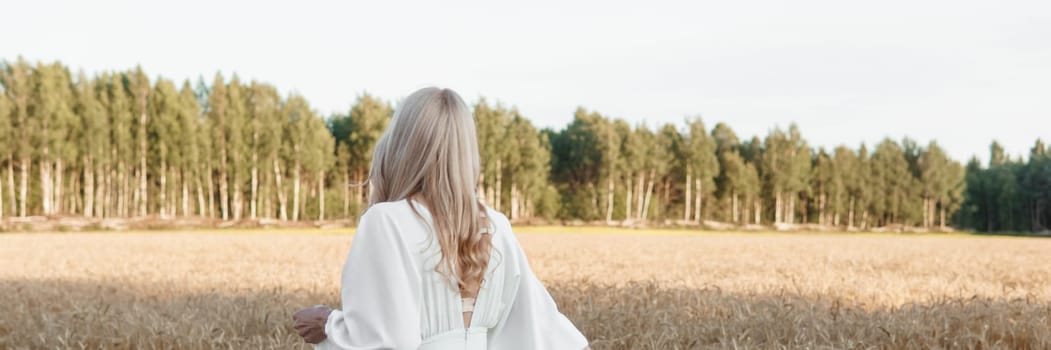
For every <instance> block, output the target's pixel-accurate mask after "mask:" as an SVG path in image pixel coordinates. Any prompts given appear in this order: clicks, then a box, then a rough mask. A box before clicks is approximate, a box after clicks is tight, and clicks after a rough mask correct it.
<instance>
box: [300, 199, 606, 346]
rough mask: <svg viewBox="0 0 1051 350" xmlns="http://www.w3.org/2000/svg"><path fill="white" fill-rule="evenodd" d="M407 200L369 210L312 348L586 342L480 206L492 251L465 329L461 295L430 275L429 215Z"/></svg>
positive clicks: (501, 224)
mask: <svg viewBox="0 0 1051 350" xmlns="http://www.w3.org/2000/svg"><path fill="white" fill-rule="evenodd" d="M413 207H415V208H416V209H417V211H418V212H419V213H420V215H422V216H423V218H424V220H421V219H420V218H419V217H418V216H416V214H415V213H414V212H413V210H412V208H411V207H410V206H409V202H408V200H400V201H396V202H387V203H378V204H376V205H373V206H372V207H371V208H369V209H368V210H367V211H366V213H365V214H364V215H362V217H361V220H360V222H359V224H358V229H357V233H356V234H355V236H354V240H353V244H351V248H350V253H349V254H348V255H347V262H346V265H345V266H344V267H343V277H342V287H341V290H342V301H343V307H342V309H341V310H334V311H332V313H331V314H329V317H328V320H327V322H326V324H325V334H326V335H327V338H326V339H325V341H323V342H321V343H320V344H317V346H316V349H354V350H357V349H421V350H465V349H466V350H483V349H501V350H502V349H509V350H513V349H538V350H542V349H571V350H581V349H584V348H585V347H586V346H587V339H585V338H584V335H583V334H581V333H580V331H579V330H577V328H576V327H575V326H574V325H573V323H572V322H570V321H569V319H568V318H566V317H565V315H563V314H562V313H560V312H559V311H558V308H557V307H556V305H555V301H554V300H553V299H552V298H551V295H550V294H549V293H548V292H547V289H545V288H544V286H543V285H542V284H541V283H540V280H538V279H537V277H536V275H534V274H533V271H532V269H530V268H529V263H528V261H527V260H526V256H525V252H524V251H523V250H522V247H521V245H520V244H519V243H518V239H517V238H515V236H514V234H513V233H512V232H511V224H510V223H509V222H508V220H507V217H506V216H504V215H503V214H501V213H499V212H497V211H495V210H493V209H491V208H488V207H486V211H487V214H488V216H489V219H490V222H491V223H492V225H491V227H490V233H491V234H492V243H493V244H492V246H493V252H492V254H491V255H490V259H489V265H488V267H487V270H486V274H485V277H484V279H483V280H482V284H481V286H480V288H479V290H478V295H477V296H476V298H475V299H476V301H475V304H474V313H473V314H472V315H471V322H470V327H469V328H465V327H464V322H463V308H464V306H463V305H462V300H461V298H460V293H459V291H458V290H457V289H454V288H451V287H450V284H449V283H447V282H446V281H445V280H444V279H443V277H442V276H441V275H440V274H439V273H437V272H435V271H434V266H435V264H437V262H438V259H440V257H441V250H440V248H439V246H438V241H437V238H436V237H433V233H432V232H433V231H432V230H431V228H430V213H429V212H428V211H427V208H426V207H425V206H424V205H422V204H421V203H420V202H416V201H413Z"/></svg>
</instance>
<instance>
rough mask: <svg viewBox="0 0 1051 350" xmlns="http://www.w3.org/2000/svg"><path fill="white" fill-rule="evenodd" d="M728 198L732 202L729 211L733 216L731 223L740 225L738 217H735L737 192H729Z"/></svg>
mask: <svg viewBox="0 0 1051 350" xmlns="http://www.w3.org/2000/svg"><path fill="white" fill-rule="evenodd" d="M730 198H732V199H733V200H732V201H733V203H732V205H731V207H732V210H731V211H732V212H733V215H732V217H733V219H732V220H731V222H733V223H735V224H738V223H740V220H738V216H737V190H734V191H731V194H730Z"/></svg>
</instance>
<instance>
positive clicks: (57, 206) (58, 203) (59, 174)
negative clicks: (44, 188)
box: [51, 159, 65, 214]
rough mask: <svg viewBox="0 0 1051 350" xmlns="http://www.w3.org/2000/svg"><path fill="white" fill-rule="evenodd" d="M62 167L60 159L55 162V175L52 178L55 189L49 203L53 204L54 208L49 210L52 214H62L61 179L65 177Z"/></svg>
mask: <svg viewBox="0 0 1051 350" xmlns="http://www.w3.org/2000/svg"><path fill="white" fill-rule="evenodd" d="M62 165H63V164H62V159H57V160H55V174H54V176H53V178H54V179H55V189H54V190H53V191H52V193H53V194H54V196H53V197H52V199H51V203H53V204H54V207H53V208H51V213H52V214H62V186H63V185H62V178H63V177H64V175H65V169H63V166H62Z"/></svg>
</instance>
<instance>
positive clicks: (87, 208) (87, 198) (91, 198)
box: [84, 156, 95, 218]
mask: <svg viewBox="0 0 1051 350" xmlns="http://www.w3.org/2000/svg"><path fill="white" fill-rule="evenodd" d="M94 171H95V165H94V162H93V161H92V159H91V156H84V217H88V218H90V217H92V216H94V215H95V174H94Z"/></svg>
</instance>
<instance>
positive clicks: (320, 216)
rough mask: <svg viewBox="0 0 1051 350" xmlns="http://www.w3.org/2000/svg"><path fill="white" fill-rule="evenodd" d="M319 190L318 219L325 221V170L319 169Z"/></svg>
mask: <svg viewBox="0 0 1051 350" xmlns="http://www.w3.org/2000/svg"><path fill="white" fill-rule="evenodd" d="M317 192H318V196H317V197H318V200H317V206H318V214H317V220H318V221H323V220H325V171H324V170H318V171H317Z"/></svg>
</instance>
